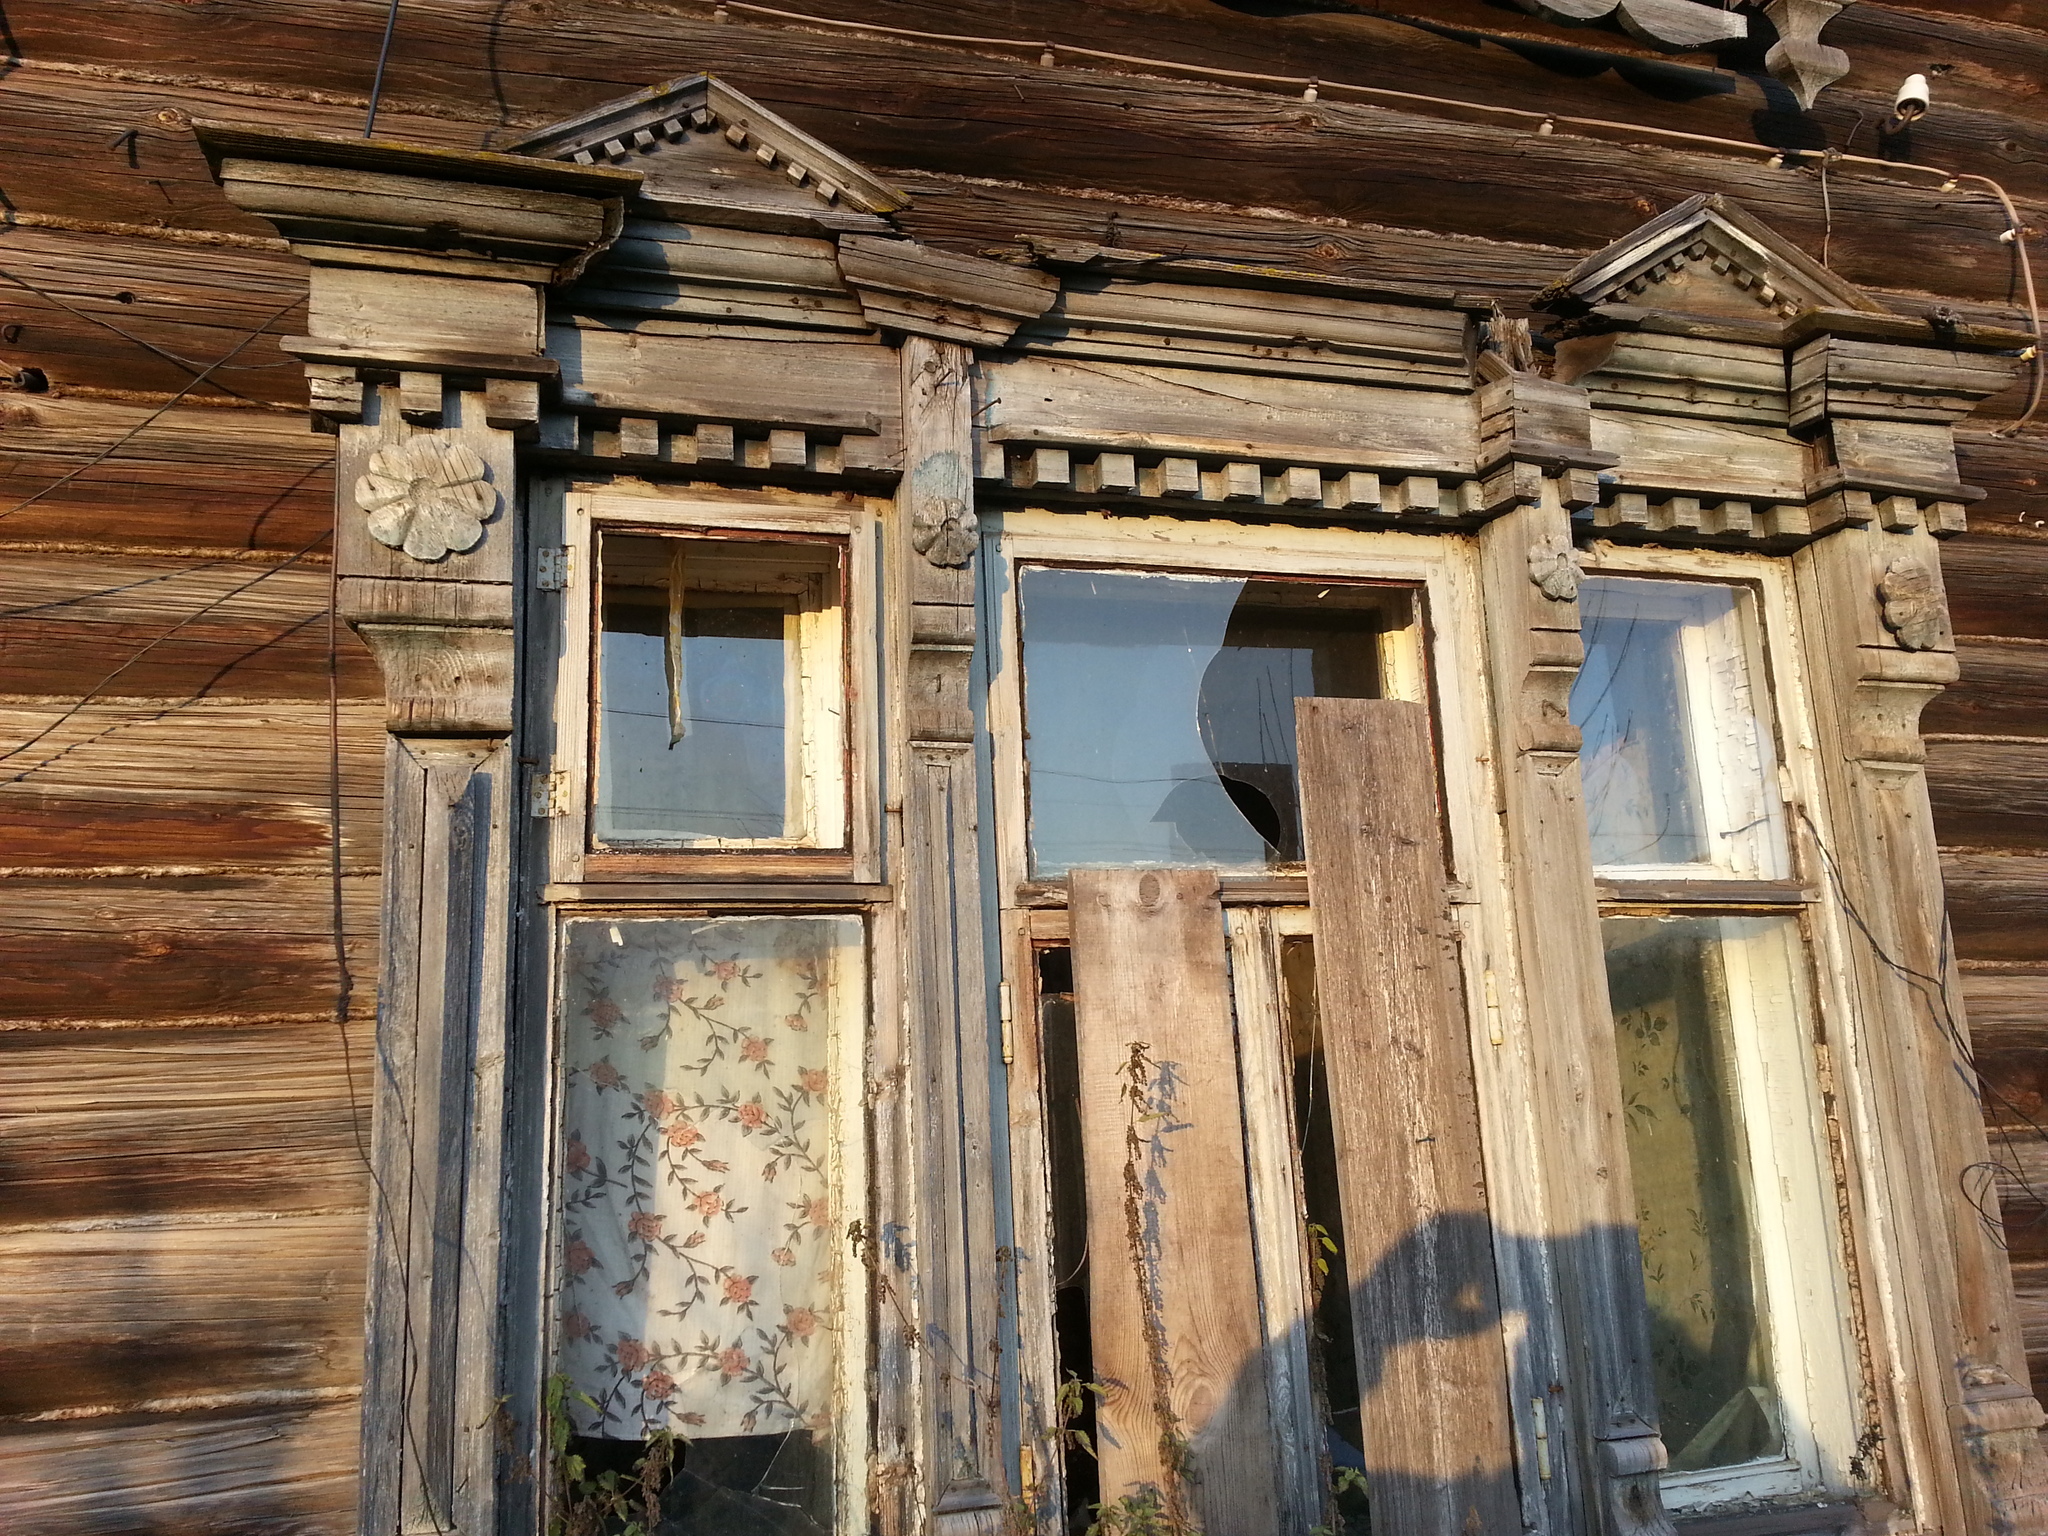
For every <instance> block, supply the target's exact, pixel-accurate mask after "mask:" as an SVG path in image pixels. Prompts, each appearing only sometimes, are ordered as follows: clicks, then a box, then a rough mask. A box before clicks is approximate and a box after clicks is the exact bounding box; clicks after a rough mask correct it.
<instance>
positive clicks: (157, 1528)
mask: <svg viewBox="0 0 2048 1536" xmlns="http://www.w3.org/2000/svg"><path fill="white" fill-rule="evenodd" d="M358 1422H359V1420H358V1411H357V1405H356V1402H355V1401H354V1400H353V1398H351V1397H350V1396H349V1395H347V1394H345V1393H337V1394H335V1395H334V1396H333V1397H331V1398H327V1399H321V1398H313V1399H312V1400H310V1401H307V1402H304V1403H301V1404H289V1403H287V1404H281V1405H278V1406H270V1407H266V1406H264V1405H262V1404H261V1402H260V1401H257V1402H252V1403H250V1404H248V1405H247V1406H245V1407H243V1408H242V1409H241V1411H239V1412H235V1411H218V1410H217V1411H214V1412H210V1413H191V1414H185V1415H179V1416H177V1417H170V1418H164V1417H153V1418H141V1419H127V1420H120V1419H116V1420H111V1421H108V1422H104V1423H101V1422H94V1421H90V1420H88V1421H84V1422H77V1423H65V1422H58V1423H49V1424H33V1425H9V1426H8V1427H7V1432H6V1433H4V1434H0V1507H5V1508H6V1510H7V1518H8V1531H9V1536H137V1533H138V1532H144V1531H148V1532H156V1533H163V1536H169V1533H171V1532H183V1531H194V1532H196V1531H213V1532H222V1533H226V1532H233V1533H234V1536H348V1533H351V1532H353V1531H354V1530H355V1529H356V1522H355V1514H356V1465H357V1450H356V1444H357V1438H358V1433H359V1430H358Z"/></svg>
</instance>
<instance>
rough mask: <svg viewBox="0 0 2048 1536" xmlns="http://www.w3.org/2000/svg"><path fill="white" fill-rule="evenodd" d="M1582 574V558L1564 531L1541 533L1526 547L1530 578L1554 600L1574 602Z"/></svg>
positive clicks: (1583, 570) (1538, 588)
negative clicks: (1527, 548)
mask: <svg viewBox="0 0 2048 1536" xmlns="http://www.w3.org/2000/svg"><path fill="white" fill-rule="evenodd" d="M1585 574H1586V568H1585V564H1584V561H1583V559H1582V557H1581V556H1580V554H1579V552H1578V551H1577V550H1576V549H1574V548H1573V547H1572V543H1571V540H1570V539H1568V538H1566V537H1565V536H1564V535H1563V534H1561V533H1554V532H1553V533H1547V534H1544V535H1543V536H1542V537H1540V538H1538V539H1537V540H1536V541H1535V542H1534V543H1533V544H1531V545H1530V546H1529V579H1530V580H1531V581H1533V582H1534V583H1535V584H1536V589H1537V590H1538V591H1539V592H1541V593H1542V594H1543V595H1544V596H1545V597H1547V598H1549V599H1550V600H1551V601H1552V602H1553V603H1572V602H1577V601H1578V597H1579V581H1580V579H1581V578H1582V577H1584V575H1585Z"/></svg>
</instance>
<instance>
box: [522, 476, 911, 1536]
mask: <svg viewBox="0 0 2048 1536" xmlns="http://www.w3.org/2000/svg"><path fill="white" fill-rule="evenodd" d="M526 489H527V495H526V502H527V513H528V518H529V520H530V521H529V527H528V545H529V548H528V552H527V563H528V569H529V575H530V580H529V582H528V583H527V584H526V586H525V589H524V590H525V592H526V594H527V595H526V597H525V606H524V610H523V614H522V630H523V640H522V649H523V655H524V657H525V662H524V666H525V677H526V682H527V690H526V692H527V697H526V699H525V701H524V721H525V726H524V737H525V742H526V756H525V758H524V759H523V761H525V762H527V763H528V764H529V766H530V768H531V770H532V772H533V774H534V778H533V780H532V781H531V783H532V793H531V794H530V795H529V797H528V803H527V805H525V806H524V807H522V809H523V810H525V811H526V812H527V813H528V814H529V816H530V817H532V818H533V819H534V822H537V823H538V825H539V835H538V836H537V837H535V838H534V839H533V840H532V842H533V850H532V852H533V858H534V865H533V867H532V868H531V869H530V878H531V881H532V889H533V891H534V892H535V894H536V895H537V896H538V898H539V900H538V902H537V904H536V909H535V914H534V919H533V920H532V921H531V922H530V923H529V924H527V925H526V929H527V931H526V934H525V938H524V941H523V943H522V945H521V949H522V956H521V962H520V964H521V992H522V996H523V998H524V1001H523V1003H522V1012H523V1014H524V1015H525V1020H526V1022H525V1023H524V1024H523V1025H522V1028H523V1029H524V1030H526V1031H528V1032H529V1033H530V1045H529V1047H528V1051H527V1056H526V1059H527V1060H528V1062H530V1063H531V1065H532V1066H533V1067H534V1068H535V1069H536V1076H537V1077H538V1078H539V1080H538V1081H532V1082H529V1083H528V1084H527V1085H526V1090H525V1097H524V1106H525V1108H524V1111H523V1113H524V1116H525V1118H526V1123H527V1129H526V1131H525V1133H524V1135H525V1136H526V1137H527V1138H530V1146H531V1150H530V1152H529V1154H528V1156H527V1157H526V1158H524V1159H522V1163H523V1166H524V1168H525V1170H526V1173H525V1176H524V1177H523V1178H522V1179H521V1180H520V1182H519V1184H518V1191H519V1199H518V1203H517V1205H516V1207H515V1208H514V1209H513V1211H512V1213H511V1216H510V1218H509V1221H508V1225H510V1226H512V1227H515V1228H517V1229H519V1231H520V1234H521V1237H520V1240H519V1242H518V1246H519V1247H520V1249H521V1251H522V1252H524V1253H526V1254H529V1255H531V1259H532V1263H533V1281H532V1283H533V1284H534V1285H535V1286H536V1288H537V1290H536V1296H535V1300H536V1302H537V1305H536V1306H535V1307H534V1309H533V1311H532V1312H531V1313H529V1314H527V1315H529V1316H531V1317H532V1318H533V1319H534V1321H535V1322H536V1323H537V1325H538V1328H539V1333H538V1334H537V1336H536V1337H534V1338H533V1339H531V1340H523V1341H521V1342H519V1343H517V1344H515V1345H514V1346H512V1347H511V1348H509V1349H508V1351H507V1362H508V1365H510V1366H512V1368H514V1369H520V1368H528V1369H531V1370H532V1371H535V1372H538V1373H539V1377H540V1378H544V1377H545V1375H546V1372H547V1371H548V1370H549V1369H550V1368H551V1367H550V1362H551V1361H552V1360H553V1358H554V1348H555V1342H554V1330H555V1328H556V1326H557V1320H556V1313H557V1311H558V1307H557V1305H556V1296H557V1293H558V1292H559V1290H560V1266H561V1264H562V1260H563V1256H562V1224H561V1223H562V1213H561V1203H560V1201H561V1188H562V1169H561V1167H560V1166H559V1165H560V1162H561V1155H562V1146H561V1141H562V1137H561V1126H562V1111H563V1104H562V1098H563V1083H562V1077H561V1073H562V1063H563V1059H564V1057H563V1049H562V1048H563V1023H562V1019H561V1017H560V976H559V968H560V963H561V954H560V951H561V935H562V931H563V926H564V924H565V923H566V922H567V921H569V920H571V919H579V920H580V919H602V918H605V917H607V916H611V917H618V918H641V919H645V918H658V917H686V918H699V917H708V918H717V917H776V916H781V917H814V918H830V917H850V918H854V919H856V920H858V921H859V922H860V923H861V925H862V932H863V934H864V944H865V960H864V977H865V982H864V994H863V997H862V999H861V1011H860V1014H859V1019H858V1022H857V1023H856V1024H852V1025H850V1026H849V1027H848V1029H847V1030H846V1031H845V1032H844V1036H843V1037H842V1038H841V1039H839V1040H838V1041H836V1042H835V1043H834V1049H833V1062H834V1066H835V1069H836V1072H837V1074H838V1077H839V1079H840V1082H841V1084H842V1087H841V1089H840V1090H839V1091H840V1092H841V1093H842V1094H843V1096H844V1097H843V1099H842V1109H843V1112H844V1115H845V1119H844V1122H843V1124H842V1134H841V1137H840V1140H841V1142H842V1143H843V1144H844V1145H843V1146H842V1148H841V1152H842V1154H844V1161H843V1163H842V1170H841V1171H842V1174H843V1176H844V1182H843V1184H842V1186H841V1188H842V1191H843V1193H842V1196H841V1207H840V1212H839V1219H838V1223H837V1225H838V1229H839V1231H840V1233H842V1234H843V1233H844V1232H845V1231H846V1228H847V1224H848V1222H849V1221H853V1220H859V1221H860V1222H861V1224H862V1225H863V1226H865V1225H866V1221H865V1218H866V1216H867V1215H868V1213H869V1212H871V1211H872V1210H873V1209H875V1207H876V1204H877V1201H878V1199H880V1198H881V1197H882V1195H883V1194H885V1193H886V1185H887V1181H888V1179H889V1177H890V1168H889V1165H888V1162H887V1159H886V1157H882V1156H876V1155H873V1148H874V1144H875V1141H876V1128H875V1123H874V1122H875V1115H874V1112H873V1111H872V1110H871V1108H870V1107H869V1106H868V1105H867V1104H866V1102H865V1097H864V1095H863V1094H862V1093H860V1092H859V1091H858V1090H848V1089H847V1088H845V1087H844V1085H845V1084H850V1083H852V1082H855V1081H861V1080H864V1079H865V1075H866V1063H867V1061H868V1059H869V1057H870V1055H871V1054H872V1053H873V1052H874V1051H876V1050H877V1049H883V1048H885V1047H884V1046H882V1045H881V1044H879V1042H883V1041H885V1040H886V1039H887V1038H888V1036H889V1028H888V1023H887V1021H889V1020H891V1019H893V1018H895V1017H896V1016H897V1014H898V1013H899V1012H900V1010H901V1007H902V1002H901V997H900V967H901V960H900V953H899V950H900V939H899V926H900V925H899V923H898V920H897V915H896V913H895V911H894V910H893V908H892V906H891V905H890V889H889V887H888V886H887V885H886V884H884V883H883V877H882V869H883V858H882V852H881V847H880V838H881V832H882V825H881V809H880V805H879V792H880V785H881V783H882V780H883V770H882V766H881V765H882V761H883V759H882V751H883V744H882V731H883V725H884V722H883V720H882V711H881V707H880V704H879V700H880V699H881V697H882V693H881V688H880V671H881V666H882V652H883V649H884V646H883V635H882V629H883V620H882V612H883V597H882V591H881V585H882V580H883V574H882V568H881V561H880V546H881V542H882V520H883V517H884V515H885V508H886V505H887V504H886V503H881V502H877V501H874V500H871V499H869V498H865V497H856V496H848V495H816V494H807V493H802V492H795V491H789V490H784V489H781V488H776V487H760V488H744V489H742V488H724V487H717V486H709V485H693V486H688V487H678V488H660V487H655V486H651V485H642V486H630V487H621V486H617V485H613V484H608V483H596V484H593V483H588V482H576V481H571V480H568V479H566V478H561V477H550V476H535V477H533V478H532V479H531V480H530V481H529V482H528V485H527V488H526ZM602 527H614V528H624V529H628V530H630V531H633V532H643V531H644V532H649V533H658V532H664V531H675V532H679V533H684V534H690V533H723V534H726V535H728V536H731V537H734V538H737V539H740V540H745V539H747V538H748V537H750V536H753V535H770V536H773V535H783V536H795V537H799V538H802V537H812V538H822V539H831V540H835V541H840V542H841V543H842V544H843V547H844V550H845V556H844V561H843V564H842V567H841V571H842V581H843V592H842V599H841V600H842V606H843V610H844V620H845V622H844V624H843V626H842V629H841V635H842V638H841V642H840V645H841V671H842V674H843V676H844V679H845V688H844V697H843V707H844V712H843V715H842V731H843V740H844V761H845V765H846V766H845V776H844V784H843V788H844V791H845V794H846V804H847V810H846V846H845V847H843V848H838V849H829V848H828V849H790V848H776V847H765V848H752V849H733V850H696V849H679V850H674V851H669V850H663V851H660V852H657V853H652V854H645V855H635V856H634V862H635V863H637V865H638V867H637V868H636V867H633V866H632V865H630V864H626V863H625V862H624V861H621V860H616V859H614V860H611V861H607V860H604V859H602V858H597V859H593V858H592V857H590V851H591V850H590V837H589V820H588V811H587V808H588V806H589V804H590V796H591V789H592V785H591V780H592V777H593V774H592V758H591V754H590V751H589V742H590V737H591V733H592V728H593V724H594V720H593V716H594V712H595V711H594V707H593V701H594V698H595V695H594V692H593V690H592V681H593V677H592V672H593V661H594V655H595V650H594V645H593V640H594V636H595V632H596V627H597V623H598V618H597V615H596V611H595V601H596V597H597V576H598V569H597V564H596V558H595V557H596V553H597V540H596V538H595V537H594V532H595V530H597V529H599V528H602ZM534 822H530V823H529V824H530V825H532V824H534ZM543 1067H544V1068H545V1070H544V1072H541V1071H540V1070H539V1069H541V1068H543ZM839 1240H840V1242H841V1243H842V1244H843V1243H844V1242H845V1238H844V1237H843V1236H841V1237H840V1239H839ZM866 1276H867V1269H866V1268H865V1266H864V1264H863V1262H862V1256H861V1255H860V1254H859V1253H857V1252H854V1251H851V1250H847V1249H844V1248H842V1270H841V1282H840V1284H841V1291H842V1295H843V1298H844V1301H843V1316H844V1318H845V1326H846V1330H847V1331H846V1334H845V1336H844V1338H843V1339H842V1353H841V1356H840V1362H839V1369H838V1372H837V1377H838V1381H839V1386H838V1391H837V1398H838V1401H839V1402H840V1403H841V1404H842V1405H843V1406H844V1407H845V1409H846V1411H845V1412H844V1414H843V1415H841V1416H840V1417H839V1419H838V1421H837V1423H836V1425H835V1428H834V1431H833V1436H832V1446H833V1451H832V1464H833V1477H834V1482H835V1489H836V1496H837V1499H838V1511H837V1525H836V1530H837V1531H846V1532H850V1531H854V1530H866V1529H867V1526H868V1523H869V1505H870V1502H871V1490H870V1482H871V1480H872V1478H873V1475H874V1466H875V1463H874V1445H873V1438H874V1436H875V1434H876V1433H877V1431H878V1426H879V1425H881V1424H882V1423H883V1422H884V1421H886V1420H887V1419H888V1417H889V1415H890V1413H892V1412H894V1411H897V1410H896V1405H895V1404H893V1403H891V1402H888V1401H884V1400H882V1399H878V1398H877V1397H876V1395H875V1394H874V1392H873V1390H872V1359H873V1355H874V1353H875V1343H874V1339H873V1328H874V1326H875V1323H876V1314H875V1311H874V1307H875V1301H876V1297H875V1295H874V1294H873V1288H872V1287H871V1286H870V1285H869V1283H868V1281H867V1278H866ZM543 1449H544V1448H543ZM553 1475H554V1474H553V1471H552V1469H545V1470H544V1471H543V1472H542V1474H541V1478H542V1480H543V1481H545V1479H547V1478H549V1477H552V1476H553Z"/></svg>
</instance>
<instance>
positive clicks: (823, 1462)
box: [557, 917, 864, 1532]
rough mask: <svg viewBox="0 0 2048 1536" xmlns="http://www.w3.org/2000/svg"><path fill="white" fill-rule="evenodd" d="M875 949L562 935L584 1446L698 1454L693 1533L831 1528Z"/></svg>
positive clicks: (678, 1485) (663, 922)
mask: <svg viewBox="0 0 2048 1536" xmlns="http://www.w3.org/2000/svg"><path fill="white" fill-rule="evenodd" d="M861 938H862V935H861V924H860V921H859V919H857V918H852V917H744V918H717V919H710V920H704V921H684V920H678V919H642V918H630V919H629V918H596V919H578V920H575V921H572V922H569V923H567V924H566V925H565V931H564V946H563V949H564V952H563V963H562V973H563V984H562V985H563V991H562V1020H563V1024H562V1034H563V1052H564V1069H565V1077H564V1092H563V1132H562V1133H563V1146H562V1168H563V1182H562V1243H563V1247H562V1280H561V1284H562V1292H561V1311H560V1334H559V1338H558V1364H557V1369H558V1370H560V1371H562V1372H563V1373H564V1374H565V1375H566V1376H567V1377H568V1379H569V1384H570V1387H571V1397H570V1399H569V1403H568V1411H569V1415H570V1419H571V1421H572V1424H573V1426H574V1428H575V1430H576V1431H577V1433H578V1434H579V1435H581V1436H584V1437H587V1438H589V1439H591V1440H593V1441H604V1442H631V1441H636V1440H638V1439H639V1438H640V1437H642V1436H644V1435H645V1434H646V1433H648V1432H649V1431H650V1430H654V1429H657V1428H666V1429H669V1430H672V1431H674V1432H675V1434H676V1435H677V1436H678V1437H679V1438H680V1439H681V1440H682V1441H684V1442H686V1443H684V1444H681V1445H680V1446H679V1448H678V1453H677V1454H678V1459H679V1462H680V1466H681V1471H680V1472H679V1473H678V1474H677V1476H676V1478H675V1480H674V1481H673V1483H672V1484H671V1486H670V1490H669V1492H668V1493H667V1494H666V1495H665V1496H664V1507H665V1509H667V1510H668V1511H669V1512H670V1514H671V1515H674V1516H675V1517H676V1518H678V1519H679V1520H681V1521H682V1523H680V1524H678V1525H676V1526H675V1527H674V1529H675V1530H677V1531H690V1532H696V1531H699V1530H705V1531H710V1530H713V1529H719V1530H726V1529H732V1528H748V1529H752V1528H755V1527H754V1526H752V1525H749V1524H747V1522H748V1521H761V1522H768V1523H764V1524H761V1525H759V1527H758V1528H760V1529H764V1530H765V1529H773V1530H777V1531H811V1530H814V1529H819V1530H829V1529H830V1528H831V1524H832V1504H831V1501H832V1477H831V1456H830V1447H831V1444H832V1434H833V1429H834V1424H835V1419H836V1415H837V1405H838V1392H837V1390H836V1389H837V1379H838V1373H839V1369H840V1364H839V1353H840V1340H841V1336H842V1334H843V1332H844V1327H845V1319H844V1310H843V1302H842V1284H843V1276H842V1266H843V1263H844V1256H843V1253H842V1247H843V1244H842V1243H841V1241H840V1238H839V1233H840V1232H841V1231H843V1229H844V1221H845V1217H846V1213H847V1212H848V1211H851V1210H857V1208H858V1202H857V1199H854V1198H850V1197H849V1196H848V1194H847V1192H846V1191H845V1190H843V1189H842V1188H841V1187H840V1184H841V1178H840V1170H839V1157H838V1152H837V1149H838V1148H839V1147H840V1145H841V1144H842V1143H843V1140H844V1134H845V1132H844V1127H843V1126H842V1124H841V1120H842V1113H841V1109H840V1104H841V1102H842V1101H841V1099H840V1097H839V1094H840V1093H841V1091H842V1089H843V1088H844V1087H846V1086H848V1085H842V1084H840V1083H838V1082H837V1081H836V1078H837V1076H838V1071H837V1063H836V1060H835V1057H836V1055H837V1052H838V1048H839V1042H840V1040H841V1039H843V1038H845V1032H846V1031H849V1030H856V1029H857V1028H858V1025H859V1022H860V1020H861V1019H862V1018H863V1017H864V1013H863V1004H862V942H861ZM577 1393H580V1394H584V1395H585V1396H587V1398H588V1399H589V1401H588V1402H586V1401H584V1400H583V1399H582V1398H580V1397H577V1396H575V1395H574V1394H577ZM593 1405H594V1406H593ZM604 1449H605V1447H602V1446H600V1447H595V1448H594V1451H595V1452H596V1453H602V1452H603V1450H604ZM614 1459H616V1455H615V1457H614ZM692 1512H695V1513H692ZM686 1514H687V1515H689V1516H690V1518H688V1519H684V1518H683V1517H684V1516H685V1515H686ZM714 1515H715V1516H716V1517H717V1519H716V1520H714V1519H713V1518H712V1517H713V1516H714ZM700 1518H701V1521H702V1523H693V1522H695V1521H698V1520H699V1519H700ZM719 1521H723V1522H724V1523H723V1524H722V1525H721V1524H719V1523H718V1522H719ZM777 1521H780V1522H784V1523H774V1522H777ZM735 1522H738V1526H737V1527H736V1526H735ZM663 1529H664V1530H668V1529H670V1527H669V1526H668V1525H667V1524H664V1526H663Z"/></svg>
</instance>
